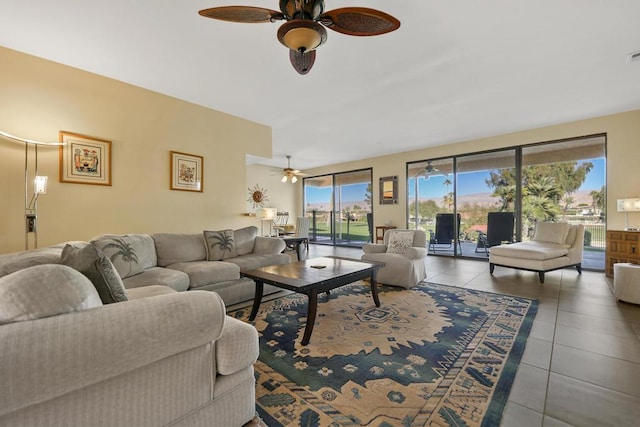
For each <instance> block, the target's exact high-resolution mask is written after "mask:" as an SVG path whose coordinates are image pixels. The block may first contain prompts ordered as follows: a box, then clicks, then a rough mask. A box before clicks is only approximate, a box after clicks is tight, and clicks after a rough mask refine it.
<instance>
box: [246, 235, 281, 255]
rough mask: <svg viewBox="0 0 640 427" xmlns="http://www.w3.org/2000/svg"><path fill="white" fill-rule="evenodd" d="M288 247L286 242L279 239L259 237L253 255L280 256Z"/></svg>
mask: <svg viewBox="0 0 640 427" xmlns="http://www.w3.org/2000/svg"><path fill="white" fill-rule="evenodd" d="M286 246H287V245H286V244H285V243H284V240H282V239H279V238H277V237H262V236H257V237H256V242H255V244H254V245H253V253H254V254H256V255H265V254H279V253H280V252H282V251H284V248H285V247H286Z"/></svg>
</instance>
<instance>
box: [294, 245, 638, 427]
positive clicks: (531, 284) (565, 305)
mask: <svg viewBox="0 0 640 427" xmlns="http://www.w3.org/2000/svg"><path fill="white" fill-rule="evenodd" d="M361 253H362V251H361V249H353V248H341V247H331V246H321V245H310V250H309V253H308V254H307V255H306V256H307V257H316V256H323V255H339V256H348V257H353V258H359V257H360V255H361ZM426 263H427V280H429V281H432V282H435V283H441V284H445V285H452V286H460V287H464V288H470V289H479V290H484V291H490V292H498V293H504V294H510V295H519V296H523V297H528V298H537V299H538V300H539V306H538V314H537V316H536V319H535V321H534V326H533V329H532V330H531V334H530V336H529V339H528V341H527V347H526V350H525V353H524V356H523V358H522V363H521V364H520V366H519V369H518V374H517V375H516V378H515V381H514V383H513V386H512V389H511V394H510V395H509V400H508V402H507V406H506V408H505V412H504V414H503V420H502V424H501V425H502V426H518V427H526V426H640V306H639V305H634V304H627V303H618V302H617V301H616V299H615V297H614V296H613V293H612V291H611V287H612V286H613V284H612V283H611V282H610V280H609V279H608V278H606V277H605V275H604V273H596V272H589V271H585V272H583V274H582V275H578V274H577V272H576V270H575V269H565V270H559V271H554V272H550V273H547V274H546V277H545V283H544V284H540V283H539V282H538V275H537V274H536V273H531V272H525V271H517V270H512V269H508V268H502V267H496V269H495V272H494V274H493V276H492V275H490V274H489V265H488V263H487V262H486V261H475V260H455V259H451V258H446V257H435V256H429V257H427V259H426Z"/></svg>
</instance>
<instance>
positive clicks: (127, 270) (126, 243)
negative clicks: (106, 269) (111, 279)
mask: <svg viewBox="0 0 640 427" xmlns="http://www.w3.org/2000/svg"><path fill="white" fill-rule="evenodd" d="M133 240H134V239H132V238H131V237H129V236H127V235H122V236H120V235H115V234H112V235H106V236H101V237H99V238H97V239H94V240H92V241H91V243H92V244H94V245H95V246H96V247H97V248H98V249H100V250H102V252H104V254H105V255H106V256H108V257H109V259H110V260H111V262H112V263H113V266H114V267H115V268H116V270H118V274H119V275H120V278H122V279H124V278H125V277H129V276H134V275H136V274H140V273H142V272H143V271H144V265H143V264H142V259H141V257H140V256H139V255H138V250H139V249H138V248H136V246H139V245H135V246H134V244H133Z"/></svg>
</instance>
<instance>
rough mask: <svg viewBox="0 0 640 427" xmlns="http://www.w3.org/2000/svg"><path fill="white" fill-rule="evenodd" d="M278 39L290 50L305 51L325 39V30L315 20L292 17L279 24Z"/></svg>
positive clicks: (317, 45) (312, 48) (318, 44)
mask: <svg viewBox="0 0 640 427" xmlns="http://www.w3.org/2000/svg"><path fill="white" fill-rule="evenodd" d="M278 40H280V43H282V44H283V45H285V46H286V47H288V48H289V49H291V50H294V51H297V52H300V53H305V52H309V51H312V50H314V49H315V48H317V47H319V46H320V45H321V44H323V43H324V42H326V41H327V30H325V29H324V27H323V26H322V25H320V24H318V23H317V22H314V21H310V20H307V19H294V20H293V21H289V22H286V23H284V24H282V25H281V26H280V28H279V29H278Z"/></svg>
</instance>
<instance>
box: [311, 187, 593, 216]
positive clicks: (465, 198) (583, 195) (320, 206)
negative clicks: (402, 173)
mask: <svg viewBox="0 0 640 427" xmlns="http://www.w3.org/2000/svg"><path fill="white" fill-rule="evenodd" d="M591 191H593V190H578V191H576V192H575V193H573V194H571V195H570V197H573V203H572V206H573V207H577V206H579V205H587V206H591V205H592V204H593V199H592V197H591V195H590V193H591ZM596 191H597V190H596ZM426 200H433V201H435V202H436V203H437V204H438V205H441V204H442V197H436V198H429V197H421V198H420V201H421V202H422V201H426ZM499 202H500V200H499V198H497V197H491V193H490V192H485V193H473V194H464V195H461V196H459V197H458V204H465V203H469V204H474V203H477V204H478V205H479V206H490V207H491V206H496V205H498V204H499ZM356 206H357V207H359V208H360V209H367V208H368V205H367V204H366V203H365V201H364V200H355V201H348V202H342V209H343V210H344V209H348V210H350V211H352V210H355V209H354V208H355V207H356ZM330 209H331V203H330V202H318V203H308V204H307V206H306V210H307V211H312V210H317V211H326V210H330Z"/></svg>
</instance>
